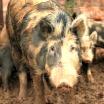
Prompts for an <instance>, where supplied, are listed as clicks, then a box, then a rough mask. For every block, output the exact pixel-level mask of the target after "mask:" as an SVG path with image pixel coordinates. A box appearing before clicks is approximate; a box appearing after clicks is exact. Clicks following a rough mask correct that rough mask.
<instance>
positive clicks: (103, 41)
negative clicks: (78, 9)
mask: <svg viewBox="0 0 104 104" xmlns="http://www.w3.org/2000/svg"><path fill="white" fill-rule="evenodd" d="M88 27H89V30H90V33H91V32H92V31H96V32H97V34H98V36H97V43H96V46H97V47H101V48H104V24H103V22H98V21H94V20H91V19H89V20H88Z"/></svg>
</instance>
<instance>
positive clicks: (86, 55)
mask: <svg viewBox="0 0 104 104" xmlns="http://www.w3.org/2000/svg"><path fill="white" fill-rule="evenodd" d="M76 16H77V15H75V16H74V17H73V19H75V18H76ZM84 22H85V24H86V25H85V26H86V32H85V34H79V38H80V48H81V58H82V68H81V69H82V71H84V72H85V73H86V74H87V79H88V82H91V83H93V82H94V78H93V76H92V74H91V64H92V62H93V59H94V53H95V46H96V44H97V38H98V35H97V32H96V31H95V29H93V31H90V28H89V20H88V19H87V18H85V21H84ZM80 26H81V27H83V26H82V25H80ZM83 29H84V28H83Z"/></svg>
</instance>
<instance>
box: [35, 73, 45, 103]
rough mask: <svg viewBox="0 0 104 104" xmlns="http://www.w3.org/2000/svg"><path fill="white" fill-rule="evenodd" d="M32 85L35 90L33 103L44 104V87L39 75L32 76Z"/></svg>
mask: <svg viewBox="0 0 104 104" xmlns="http://www.w3.org/2000/svg"><path fill="white" fill-rule="evenodd" d="M33 84H34V89H35V102H34V104H46V103H45V98H44V85H43V82H42V78H41V76H40V75H37V74H36V75H34V76H33Z"/></svg>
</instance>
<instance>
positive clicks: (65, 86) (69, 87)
mask: <svg viewBox="0 0 104 104" xmlns="http://www.w3.org/2000/svg"><path fill="white" fill-rule="evenodd" d="M63 87H64V88H67V89H71V86H70V85H68V84H66V83H61V84H60V85H59V86H58V87H57V88H58V89H61V88H63Z"/></svg>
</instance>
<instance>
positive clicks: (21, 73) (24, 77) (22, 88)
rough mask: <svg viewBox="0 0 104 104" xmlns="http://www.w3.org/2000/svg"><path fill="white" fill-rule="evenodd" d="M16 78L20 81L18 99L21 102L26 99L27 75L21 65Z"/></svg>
mask: <svg viewBox="0 0 104 104" xmlns="http://www.w3.org/2000/svg"><path fill="white" fill-rule="evenodd" d="M18 76H19V81H20V91H19V99H20V100H21V99H24V98H26V95H27V73H26V71H25V68H24V66H23V65H21V66H20V71H19V72H18Z"/></svg>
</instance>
